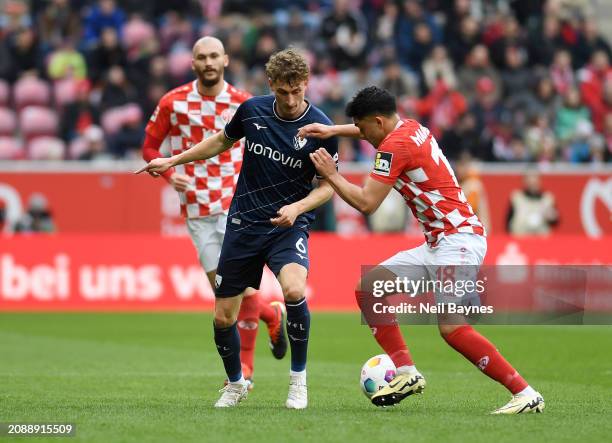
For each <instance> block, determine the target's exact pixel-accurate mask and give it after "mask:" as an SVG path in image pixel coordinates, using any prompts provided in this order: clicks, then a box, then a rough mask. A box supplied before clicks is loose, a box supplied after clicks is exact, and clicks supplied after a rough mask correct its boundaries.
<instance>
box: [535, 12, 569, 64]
mask: <svg viewBox="0 0 612 443" xmlns="http://www.w3.org/2000/svg"><path fill="white" fill-rule="evenodd" d="M564 47H565V42H564V41H563V37H562V36H561V23H560V22H559V18H558V17H556V16H554V15H547V16H546V17H545V18H544V22H543V24H542V27H541V28H538V29H537V30H536V31H535V32H532V34H531V36H530V38H529V44H528V48H529V60H530V64H531V65H540V66H549V65H550V64H551V62H552V60H553V56H554V54H555V52H557V51H558V50H559V49H561V48H564Z"/></svg>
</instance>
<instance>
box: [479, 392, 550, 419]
mask: <svg viewBox="0 0 612 443" xmlns="http://www.w3.org/2000/svg"><path fill="white" fill-rule="evenodd" d="M544 407H545V403H544V397H542V395H541V394H540V393H539V392H535V393H534V394H527V395H513V396H512V399H511V400H510V401H509V402H508V403H506V404H505V405H504V406H502V407H501V408H499V409H496V410H495V411H493V412H491V414H496V415H498V414H505V415H514V414H526V413H528V412H536V413H539V412H542V411H544Z"/></svg>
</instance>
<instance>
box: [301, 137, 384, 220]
mask: <svg viewBox="0 0 612 443" xmlns="http://www.w3.org/2000/svg"><path fill="white" fill-rule="evenodd" d="M310 158H311V159H312V162H313V163H314V165H315V167H316V168H317V172H318V173H319V175H320V176H322V177H324V178H325V179H326V181H327V182H328V183H329V184H330V185H331V187H332V188H333V189H334V191H336V192H337V193H338V195H339V196H340V197H341V198H342V200H344V201H345V202H347V203H348V204H349V205H351V206H352V207H353V208H355V209H357V210H358V211H360V212H363V213H364V214H371V213H373V212H374V211H376V210H377V209H378V207H379V206H380V204H381V203H382V202H383V200H384V199H385V197H386V196H387V195H388V194H389V191H391V188H392V186H391V185H388V184H385V183H381V182H378V181H376V180H373V179H371V178H370V177H368V178H367V179H366V183H365V186H364V187H363V188H361V187H359V186H357V185H354V184H352V183H350V182H349V181H348V180H347V179H345V178H344V177H343V176H342V175H340V173H339V172H338V171H337V170H336V163H335V162H334V159H333V158H332V157H331V155H329V153H328V152H327V151H326V150H325V149H324V148H319V149H317V150H316V151H315V152H313V153H312V154H310Z"/></svg>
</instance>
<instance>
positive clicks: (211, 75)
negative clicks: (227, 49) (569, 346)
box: [191, 44, 229, 87]
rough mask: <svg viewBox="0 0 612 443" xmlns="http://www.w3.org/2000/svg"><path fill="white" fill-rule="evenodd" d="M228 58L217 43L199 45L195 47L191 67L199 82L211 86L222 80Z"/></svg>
mask: <svg viewBox="0 0 612 443" xmlns="http://www.w3.org/2000/svg"><path fill="white" fill-rule="evenodd" d="M228 62H229V59H228V57H227V54H225V53H224V51H223V49H222V48H220V47H218V46H217V45H214V44H211V45H200V46H199V47H197V48H195V50H194V54H193V60H192V62H191V67H192V69H193V71H194V72H195V74H196V75H197V76H198V79H199V80H200V82H201V83H202V84H203V85H204V86H206V87H211V86H214V85H216V84H217V83H219V82H220V81H223V72H224V71H225V67H226V66H227V64H228Z"/></svg>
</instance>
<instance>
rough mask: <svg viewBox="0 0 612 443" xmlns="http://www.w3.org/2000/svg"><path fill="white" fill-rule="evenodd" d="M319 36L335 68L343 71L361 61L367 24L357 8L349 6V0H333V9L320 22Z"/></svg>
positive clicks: (366, 36) (366, 38) (366, 34)
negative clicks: (324, 42) (324, 43)
mask: <svg viewBox="0 0 612 443" xmlns="http://www.w3.org/2000/svg"><path fill="white" fill-rule="evenodd" d="M321 36H322V37H323V39H325V40H326V41H327V43H328V48H329V51H330V53H331V55H332V60H333V62H334V65H335V67H336V69H338V70H341V71H343V70H345V69H349V68H351V67H354V66H357V65H359V64H360V62H361V61H362V58H363V56H364V54H365V49H366V43H367V40H368V33H367V25H366V21H365V17H364V16H363V15H362V14H361V13H360V12H359V10H356V9H352V8H350V4H349V0H336V1H335V2H334V9H333V10H332V11H331V12H330V13H329V14H328V15H327V16H326V17H324V18H323V21H322V22H321Z"/></svg>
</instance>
